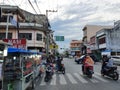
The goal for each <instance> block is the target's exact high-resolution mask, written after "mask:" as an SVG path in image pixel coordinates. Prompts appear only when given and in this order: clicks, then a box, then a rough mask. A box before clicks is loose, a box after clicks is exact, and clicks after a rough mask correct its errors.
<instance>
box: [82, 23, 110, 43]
mask: <svg viewBox="0 0 120 90" xmlns="http://www.w3.org/2000/svg"><path fill="white" fill-rule="evenodd" d="M103 28H112V26H100V25H85V26H84V28H83V43H84V45H87V44H89V43H90V38H91V37H92V36H94V35H96V32H97V31H99V30H101V29H103Z"/></svg>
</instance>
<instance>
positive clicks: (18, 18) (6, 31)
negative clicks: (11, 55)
mask: <svg viewBox="0 0 120 90" xmlns="http://www.w3.org/2000/svg"><path fill="white" fill-rule="evenodd" d="M4 39H7V41H8V42H12V43H13V42H16V44H19V45H16V46H15V45H14V47H17V48H24V49H28V50H33V51H37V52H42V51H46V48H47V49H48V48H49V45H50V44H55V41H54V40H53V30H51V27H50V23H49V20H48V18H47V17H46V15H44V14H32V13H30V12H28V11H25V10H22V9H20V8H19V7H18V6H10V5H0V40H4ZM17 40H18V41H17ZM19 40H21V41H19ZM17 42H24V45H22V43H17ZM47 42H49V43H47ZM48 44H49V45H48Z"/></svg>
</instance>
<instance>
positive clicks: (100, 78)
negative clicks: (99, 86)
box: [94, 73, 108, 82]
mask: <svg viewBox="0 0 120 90" xmlns="http://www.w3.org/2000/svg"><path fill="white" fill-rule="evenodd" d="M96 74H97V73H95V74H94V77H95V78H97V79H99V80H101V81H103V82H108V81H107V80H105V79H103V78H102V77H100V76H97V75H99V74H97V75H96Z"/></svg>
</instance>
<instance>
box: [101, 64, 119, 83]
mask: <svg viewBox="0 0 120 90" xmlns="http://www.w3.org/2000/svg"><path fill="white" fill-rule="evenodd" d="M101 75H102V76H104V75H106V76H108V77H110V78H112V79H113V80H115V81H117V80H118V79H119V73H118V71H117V66H113V67H110V68H109V69H107V68H106V69H105V70H101Z"/></svg>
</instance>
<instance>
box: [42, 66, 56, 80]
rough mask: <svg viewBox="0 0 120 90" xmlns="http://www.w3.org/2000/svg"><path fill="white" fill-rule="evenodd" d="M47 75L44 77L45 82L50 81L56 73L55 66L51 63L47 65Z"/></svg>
mask: <svg viewBox="0 0 120 90" xmlns="http://www.w3.org/2000/svg"><path fill="white" fill-rule="evenodd" d="M45 72H46V75H45V78H44V81H45V82H48V81H49V80H50V79H52V75H53V74H54V71H53V66H52V65H51V64H48V65H46V71H45Z"/></svg>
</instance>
